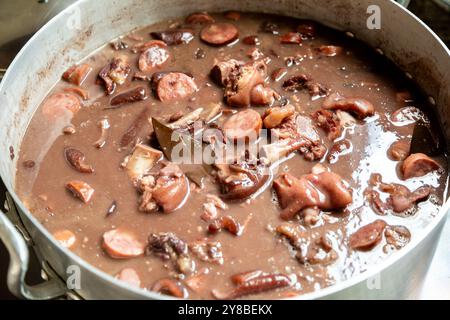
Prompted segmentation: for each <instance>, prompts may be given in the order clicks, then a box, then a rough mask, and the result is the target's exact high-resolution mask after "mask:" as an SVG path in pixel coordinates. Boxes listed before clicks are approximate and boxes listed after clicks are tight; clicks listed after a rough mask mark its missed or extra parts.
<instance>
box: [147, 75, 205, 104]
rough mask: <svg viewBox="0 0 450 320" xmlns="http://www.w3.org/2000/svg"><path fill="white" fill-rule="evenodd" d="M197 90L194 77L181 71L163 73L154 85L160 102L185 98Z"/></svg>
mask: <svg viewBox="0 0 450 320" xmlns="http://www.w3.org/2000/svg"><path fill="white" fill-rule="evenodd" d="M197 90H198V87H197V85H196V84H195V82H194V79H193V78H191V77H189V76H188V75H186V74H184V73H181V72H170V73H167V74H165V75H163V76H162V77H161V78H160V79H159V81H158V82H157V85H156V93H157V95H158V98H159V100H161V101H162V102H168V101H175V100H180V99H183V98H186V97H188V96H190V95H191V94H193V93H194V92H196V91H197Z"/></svg>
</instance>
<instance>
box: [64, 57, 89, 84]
mask: <svg viewBox="0 0 450 320" xmlns="http://www.w3.org/2000/svg"><path fill="white" fill-rule="evenodd" d="M91 71H92V67H91V66H90V65H88V64H86V63H83V64H80V65H74V66H72V67H70V68H69V69H68V70H67V71H66V72H64V73H63V75H62V77H63V79H64V80H66V81H67V82H70V83H72V84H74V85H76V86H80V85H82V84H83V82H84V80H86V78H87V76H88V75H89V73H91Z"/></svg>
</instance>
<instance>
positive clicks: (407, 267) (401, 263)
mask: <svg viewBox="0 0 450 320" xmlns="http://www.w3.org/2000/svg"><path fill="white" fill-rule="evenodd" d="M373 5H376V6H378V7H379V9H380V12H381V29H372V30H371V29H369V28H368V27H367V18H368V17H369V15H370V13H368V8H369V7H370V8H372V9H369V11H370V10H373V8H374V7H373ZM200 10H206V11H211V12H212V11H224V10H241V11H261V12H270V13H276V14H283V15H289V16H295V17H305V18H310V19H314V20H317V21H320V22H322V23H324V24H326V25H329V26H331V27H334V28H337V29H340V30H343V31H349V32H351V33H352V34H353V35H355V36H356V37H357V38H359V39H361V40H363V41H365V42H367V43H368V44H370V45H371V46H372V47H374V48H377V49H380V52H383V53H384V54H385V55H386V56H387V57H388V58H390V59H391V60H393V61H394V62H395V63H397V64H398V65H399V67H400V68H401V69H402V70H404V71H405V72H407V74H408V75H409V76H411V77H412V78H414V80H415V81H416V82H417V83H418V84H419V86H420V87H421V88H422V89H423V90H424V92H425V94H426V95H428V96H429V97H430V101H435V102H436V112H437V114H438V118H439V120H440V122H441V126H442V128H443V132H444V135H445V137H446V139H447V142H449V141H450V125H449V122H450V110H449V109H448V108H447V107H448V106H449V104H450V59H449V58H450V52H449V50H448V49H447V48H446V47H445V45H444V44H443V43H442V42H441V41H440V40H439V39H438V37H437V36H436V35H435V34H434V33H433V32H432V31H431V30H430V29H429V28H427V27H426V26H425V25H424V24H423V23H422V22H421V21H419V20H418V19H417V18H415V17H414V16H413V15H412V14H411V13H409V12H408V11H407V10H405V9H404V8H403V7H401V6H400V5H399V4H397V3H395V2H393V1H386V0H359V1H349V0H334V1H328V0H314V1H311V0H243V1H242V0H240V1H236V0H229V1H210V0H189V1H186V0H166V1H164V2H161V1H158V0H120V1H119V0H113V1H111V0H96V1H93V0H81V1H79V2H77V3H75V4H74V5H72V6H70V7H69V8H67V9H66V10H64V11H63V12H61V13H60V14H59V15H58V16H56V17H55V18H54V19H52V20H51V21H50V22H49V23H47V24H46V25H45V26H44V27H43V28H42V29H41V30H40V31H39V32H38V33H37V34H36V35H35V36H34V37H33V38H32V39H31V40H30V41H29V42H28V43H27V45H26V46H25V47H24V48H23V49H22V51H21V52H20V53H19V54H18V56H17V57H16V59H15V60H14V62H13V63H12V65H11V66H10V68H9V69H8V71H7V73H6V75H5V77H4V79H3V82H2V83H1V86H0V106H1V108H0V150H2V155H3V156H2V157H1V159H0V173H1V177H2V179H3V181H4V183H5V185H6V186H7V188H8V190H9V193H10V195H11V197H10V203H9V217H10V219H11V220H12V221H11V220H10V219H8V218H7V217H6V215H5V214H2V213H0V238H1V239H2V240H3V241H4V242H5V244H6V246H7V248H8V250H9V252H10V254H11V265H10V270H9V274H8V285H9V288H10V290H11V291H12V292H13V293H15V294H16V295H18V296H21V297H24V298H31V299H42V298H51V297H55V296H58V295H62V294H64V293H66V292H67V291H69V290H68V288H67V287H66V285H65V282H64V281H62V280H66V279H67V278H69V280H71V281H69V283H70V284H72V285H75V288H73V290H70V291H71V293H72V294H76V295H78V296H80V297H83V298H122V299H127V298H136V299H140V298H151V299H152V298H153V299H160V298H161V296H159V295H156V294H154V293H152V292H147V291H143V290H140V289H134V288H130V287H127V286H125V285H124V284H122V283H121V282H119V281H117V280H115V279H114V278H113V277H112V276H110V275H107V274H105V273H103V272H102V271H99V270H98V269H96V268H94V267H92V266H91V265H89V264H88V263H86V262H85V261H83V260H81V259H80V258H79V257H77V256H76V255H75V254H73V253H72V252H70V251H69V250H67V249H64V248H62V247H61V246H60V245H59V244H58V243H57V242H56V241H55V240H53V239H52V237H51V236H50V234H49V233H48V232H47V231H46V230H45V229H44V227H43V226H42V225H41V224H40V223H39V222H38V221H37V220H36V219H35V218H34V217H33V216H32V214H31V213H30V212H29V211H28V210H27V209H26V208H25V206H24V205H23V203H22V202H21V200H20V199H19V197H18V196H17V195H16V193H15V192H14V176H15V170H16V169H15V168H16V165H17V163H16V161H17V157H16V158H15V159H14V160H11V159H10V157H9V156H6V155H8V154H9V153H10V147H13V148H14V150H16V152H17V151H18V150H19V148H20V143H21V139H22V137H23V135H24V133H25V130H26V127H27V125H28V123H29V121H30V119H31V117H32V115H33V112H34V111H35V110H36V108H37V107H38V105H39V103H40V102H41V100H42V99H43V98H44V96H45V95H46V93H47V92H48V90H49V89H50V88H51V87H52V86H53V84H54V83H55V82H56V81H57V80H58V79H59V77H60V75H61V70H65V69H66V68H67V67H68V66H69V65H71V64H73V63H74V62H76V61H78V60H80V59H81V58H83V57H85V56H86V55H87V54H89V53H90V52H92V51H93V50H95V49H97V48H99V47H100V46H102V45H103V44H104V43H106V42H108V41H110V40H112V39H113V38H115V37H117V36H119V35H121V34H123V33H126V32H128V31H130V30H132V29H134V28H136V27H142V26H145V25H148V24H151V23H153V22H156V21H159V20H162V19H166V18H170V17H176V16H182V15H186V14H187V13H190V12H193V11H200ZM375 10H376V9H375ZM371 12H373V11H371ZM14 204H15V207H16V208H17V212H15V210H14ZM449 205H450V203H449V202H446V203H445V205H444V206H443V207H442V209H441V211H440V213H439V215H438V216H436V217H435V219H434V220H432V222H431V223H430V224H429V225H428V226H426V227H425V228H424V230H423V232H422V233H421V234H420V235H417V236H416V237H415V238H413V241H412V242H411V243H410V244H409V245H408V246H407V247H406V248H404V249H403V250H401V251H400V252H398V253H397V254H395V255H394V256H392V257H391V258H390V259H387V260H386V261H384V262H382V263H380V264H378V265H376V266H374V267H373V268H372V269H370V270H369V271H368V272H365V273H363V274H361V275H358V276H356V277H354V278H352V279H350V280H348V281H345V282H342V283H338V284H337V285H334V286H332V287H329V288H326V289H324V290H320V291H318V292H315V293H311V294H307V295H304V296H302V298H308V299H309V298H355V299H361V298H362V299H364V298H406V297H409V298H411V297H414V293H415V292H416V290H417V289H418V288H419V287H420V283H421V281H422V279H423V278H424V275H425V272H426V270H427V268H428V265H429V263H430V260H431V258H432V256H433V254H434V250H435V248H436V245H437V241H438V239H439V236H440V233H441V230H442V227H443V224H444V222H445V216H446V213H447V211H448V209H449ZM18 230H20V231H21V232H20V233H19V232H18ZM24 237H25V240H24ZM30 245H32V246H33V248H34V249H35V250H36V251H37V252H38V255H39V257H40V258H41V261H42V262H43V265H44V267H45V269H46V271H47V272H48V273H50V275H51V277H50V280H49V281H47V282H44V283H43V284H42V285H40V286H37V287H36V286H35V287H30V286H27V285H26V284H25V282H24V276H25V274H26V271H27V263H28V250H29V248H28V247H27V246H30ZM78 271H79V273H78ZM74 276H75V277H76V276H80V280H81V283H80V286H79V287H77V281H73V280H74ZM75 279H76V278H75Z"/></svg>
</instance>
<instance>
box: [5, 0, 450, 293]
mask: <svg viewBox="0 0 450 320" xmlns="http://www.w3.org/2000/svg"><path fill="white" fill-rule="evenodd" d="M7 1H8V2H7ZM26 1H27V5H28V4H29V3H30V2H31V1H29V0H26ZM64 1H65V3H66V4H67V3H71V2H73V0H64ZM14 2H15V3H19V2H22V3H23V4H24V6H25V2H24V1H14ZM37 2H38V1H36V0H34V3H33V5H34V6H36V8H37V9H40V6H42V5H49V6H52V8H51V10H50V11H49V12H50V14H46V15H41V16H39V21H38V22H37V23H43V22H45V21H46V20H48V19H49V17H50V16H51V15H52V14H53V15H54V14H56V13H57V12H58V11H59V10H60V9H61V1H59V2H57V1H54V0H53V1H52V0H50V1H48V3H47V4H39V5H37ZM40 2H42V1H40ZM10 3H11V1H9V0H0V7H2V11H3V16H2V13H0V25H2V29H3V31H4V34H11V33H13V32H9V31H8V28H4V26H5V21H7V20H6V19H8V17H7V16H6V15H8V13H7V12H6V10H3V8H4V6H6V5H8V4H10ZM409 9H410V10H411V11H412V12H413V13H414V14H416V15H417V16H418V17H419V18H420V19H422V20H423V21H424V22H425V23H426V24H427V25H429V26H430V27H431V28H432V29H433V30H434V31H435V32H436V33H437V34H438V35H439V36H440V37H441V38H442V39H443V41H444V42H445V43H446V44H447V46H450V13H448V12H445V11H444V10H442V9H441V8H440V7H438V6H437V5H435V4H434V3H433V2H432V1H431V0H411V4H410V6H409ZM28 11H30V9H29V8H28ZM5 14H6V15H5ZM33 15H35V16H36V10H34V11H33V14H32V15H31V16H33ZM14 19H15V20H16V21H17V22H18V23H19V25H20V24H21V21H19V19H18V18H17V16H15V18H14ZM28 23H29V22H28ZM32 26H33V27H34V28H36V29H37V25H36V24H34V25H32ZM11 28H15V26H14V25H11ZM0 36H1V34H0ZM28 36H29V35H28V34H26V35H22V36H20V37H18V39H19V40H17V41H15V42H14V41H13V42H10V41H8V46H7V47H6V46H1V44H2V39H1V37H0V69H2V68H5V67H6V66H7V63H8V62H9V61H10V60H11V58H12V57H13V56H14V53H15V52H17V50H18V49H20V46H21V45H22V44H23V43H25V41H26V39H27V38H28ZM0 79H1V77H0ZM4 194H5V189H4V187H3V185H2V184H1V182H0V204H3V203H4ZM1 207H2V206H1ZM2 209H3V208H2ZM7 266H8V255H7V252H6V250H5V248H4V246H3V245H2V244H1V243H0V300H1V299H14V297H13V296H12V295H11V294H10V293H9V292H8V290H7V288H6V281H5V280H6V279H5V274H6V270H7ZM32 266H33V267H32V268H31V272H30V274H29V276H28V278H29V279H28V280H29V282H30V283H31V284H32V283H35V282H38V281H39V276H40V270H39V268H38V267H37V266H36V262H35V261H32ZM410 298H411V299H414V298H420V299H450V216H449V217H448V218H447V223H446V225H445V227H444V232H443V233H442V236H441V240H440V243H439V246H438V248H437V251H436V254H435V257H434V259H433V262H432V264H431V267H430V269H429V272H428V274H427V277H426V280H425V283H424V286H423V289H422V291H421V294H420V295H419V297H410Z"/></svg>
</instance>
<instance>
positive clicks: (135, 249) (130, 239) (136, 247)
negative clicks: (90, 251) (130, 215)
mask: <svg viewBox="0 0 450 320" xmlns="http://www.w3.org/2000/svg"><path fill="white" fill-rule="evenodd" d="M102 240H103V242H102V247H103V249H104V250H105V252H106V253H107V254H108V255H109V256H110V257H111V258H114V259H128V258H134V257H138V256H141V255H143V254H144V248H145V246H144V244H142V243H141V242H140V241H139V240H138V239H137V238H136V237H135V236H134V234H132V233H130V232H128V231H125V230H121V229H113V230H110V231H107V232H105V233H104V234H103V239H102Z"/></svg>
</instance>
